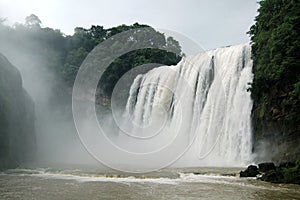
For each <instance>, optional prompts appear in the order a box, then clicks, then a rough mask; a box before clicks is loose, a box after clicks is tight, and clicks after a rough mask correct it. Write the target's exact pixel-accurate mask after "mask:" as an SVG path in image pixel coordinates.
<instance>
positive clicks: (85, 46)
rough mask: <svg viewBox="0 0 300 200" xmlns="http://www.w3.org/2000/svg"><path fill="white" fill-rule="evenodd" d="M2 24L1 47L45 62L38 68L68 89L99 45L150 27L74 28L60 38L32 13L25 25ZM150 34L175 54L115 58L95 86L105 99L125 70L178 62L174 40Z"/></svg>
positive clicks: (178, 49) (155, 52)
mask: <svg viewBox="0 0 300 200" xmlns="http://www.w3.org/2000/svg"><path fill="white" fill-rule="evenodd" d="M4 22H5V19H3V20H2V19H1V23H0V43H1V44H2V45H3V48H5V46H10V47H11V46H13V48H12V49H19V50H22V51H25V52H26V51H28V52H31V55H34V58H33V59H40V60H42V61H43V63H45V64H44V66H41V67H44V68H46V69H48V70H49V69H50V70H51V71H54V72H55V73H56V75H57V77H58V78H60V79H62V80H64V81H65V82H66V83H67V84H68V85H69V87H72V85H73V83H74V80H75V77H76V74H77V71H78V69H79V67H80V65H81V64H82V62H83V60H84V59H85V58H86V56H87V55H88V53H89V52H90V51H91V50H93V49H94V47H95V46H97V45H98V44H99V43H101V42H103V41H104V40H106V39H108V38H110V37H111V36H113V35H116V34H118V33H121V32H123V31H127V30H132V29H137V28H146V27H147V28H151V27H149V26H148V25H143V24H138V23H135V24H133V25H129V26H128V25H124V24H123V25H120V26H117V27H112V28H109V29H105V28H104V27H103V26H99V25H92V26H91V28H89V29H85V28H82V27H77V28H75V29H74V34H73V35H64V34H63V33H62V32H60V30H54V29H52V28H48V27H46V28H43V27H42V22H41V20H40V19H39V18H38V17H37V16H36V15H33V14H32V15H30V16H28V17H26V19H25V24H15V25H14V26H13V27H10V26H6V25H4ZM151 29H152V28H151ZM153 30H154V29H153ZM154 32H155V34H154V36H155V42H157V43H159V45H160V46H162V47H166V48H167V49H169V50H171V51H172V52H175V53H176V54H177V55H176V54H174V53H170V52H167V51H163V50H158V49H142V50H137V51H134V52H129V53H127V54H126V55H123V56H121V57H120V58H118V59H116V60H115V61H114V62H113V63H112V64H111V65H110V66H109V68H108V70H107V71H106V72H105V74H104V76H103V77H104V78H103V79H102V80H101V84H99V85H100V87H101V89H102V90H103V91H104V93H105V94H106V95H107V96H108V97H109V96H110V95H111V93H112V89H113V88H114V86H115V84H116V82H117V81H118V80H119V78H120V77H121V76H122V75H123V74H124V73H125V72H127V71H128V70H130V69H132V68H134V67H136V66H138V65H142V64H145V63H148V62H154V63H162V64H166V65H172V64H176V63H177V62H178V61H179V60H180V59H181V56H182V55H183V54H182V52H181V47H180V45H179V43H178V41H176V40H174V39H173V38H172V37H168V38H166V37H165V36H164V34H162V33H159V32H157V31H154ZM134 37H135V36H134V35H133V36H132V38H133V39H137V38H134ZM132 38H128V39H132ZM16 47H17V48H16ZM0 49H1V48H0Z"/></svg>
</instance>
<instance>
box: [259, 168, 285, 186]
mask: <svg viewBox="0 0 300 200" xmlns="http://www.w3.org/2000/svg"><path fill="white" fill-rule="evenodd" d="M260 179H261V180H262V181H267V182H271V183H281V182H283V179H284V175H283V173H282V172H281V171H278V170H270V171H268V172H267V173H265V174H263V175H262V177H261V178H260Z"/></svg>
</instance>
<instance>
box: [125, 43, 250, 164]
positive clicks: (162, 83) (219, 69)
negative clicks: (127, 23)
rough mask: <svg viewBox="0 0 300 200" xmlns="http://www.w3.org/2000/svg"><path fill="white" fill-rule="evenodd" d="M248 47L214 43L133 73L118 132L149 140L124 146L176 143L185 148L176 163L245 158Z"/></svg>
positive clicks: (247, 142) (153, 146) (156, 146)
mask: <svg viewBox="0 0 300 200" xmlns="http://www.w3.org/2000/svg"><path fill="white" fill-rule="evenodd" d="M250 51H251V48H250V45H249V44H242V45H237V46H230V47H224V48H218V49H215V50H210V51H207V52H201V53H199V54H198V55H196V56H190V57H185V58H183V59H182V61H181V62H180V63H178V64H177V65H176V66H162V67H158V68H154V69H152V70H150V71H149V72H148V73H146V74H143V75H138V76H137V77H136V78H135V80H134V82H133V84H132V85H131V88H130V95H129V98H128V101H127V105H126V115H127V119H128V120H127V121H126V122H125V123H124V124H125V125H124V124H123V132H124V133H126V134H127V135H130V137H135V138H138V139H140V140H148V141H149V140H152V141H151V142H150V143H142V144H140V146H139V144H134V145H133V144H128V143H127V145H126V149H128V151H130V150H132V151H139V152H140V153H145V152H152V151H157V150H161V149H163V148H165V147H166V146H168V145H170V144H171V143H176V145H175V146H174V149H176V148H179V149H180V148H182V150H187V151H185V154H184V155H183V157H182V158H181V159H179V161H178V162H177V163H178V165H200V166H238V165H244V164H247V163H248V162H250V161H251V149H252V141H251V120H250V114H251V109H252V101H251V98H250V93H249V92H247V88H248V87H249V84H248V83H249V82H251V81H252V77H253V75H252V60H251V52H250ZM124 127H125V128H124ZM175 138H177V139H175ZM120 145H121V144H120ZM178 145H179V146H180V147H179V146H178ZM183 147H184V148H183ZM185 147H187V148H185ZM124 148H125V147H124ZM137 149H138V150H137Z"/></svg>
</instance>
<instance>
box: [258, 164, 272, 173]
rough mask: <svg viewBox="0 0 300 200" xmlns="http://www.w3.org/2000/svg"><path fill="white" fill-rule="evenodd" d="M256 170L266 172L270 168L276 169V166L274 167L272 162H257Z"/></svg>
mask: <svg viewBox="0 0 300 200" xmlns="http://www.w3.org/2000/svg"><path fill="white" fill-rule="evenodd" d="M258 170H259V172H268V171H270V170H276V167H275V165H274V163H272V162H266V163H260V164H258Z"/></svg>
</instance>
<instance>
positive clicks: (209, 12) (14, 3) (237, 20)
mask: <svg viewBox="0 0 300 200" xmlns="http://www.w3.org/2000/svg"><path fill="white" fill-rule="evenodd" d="M257 8H258V4H257V0H184V1H183V0H180V1H179V0H105V1H104V0H26V1H25V0H0V18H6V19H7V22H6V23H7V24H10V25H12V24H14V23H15V22H19V23H24V21H25V17H26V16H29V15H30V14H35V15H37V16H38V17H39V18H40V20H41V21H42V26H43V27H51V28H54V29H60V30H61V31H62V32H63V33H65V34H67V35H70V34H73V30H74V28H75V27H84V28H90V26H91V25H102V26H104V27H105V28H110V27H113V26H117V25H121V24H128V25H129V24H133V23H135V22H138V23H142V24H148V25H150V26H152V27H154V28H157V29H165V30H170V31H172V32H178V33H180V34H182V35H184V36H185V37H187V38H189V39H191V40H193V41H194V42H196V43H197V44H198V45H199V46H201V48H202V49H205V50H208V49H214V48H217V47H222V46H228V45H235V44H240V43H246V42H248V41H249V36H248V35H247V34H246V32H247V31H248V30H249V28H250V26H251V25H252V24H254V18H255V16H256V15H257ZM175 38H176V37H175ZM176 39H178V38H176ZM178 40H179V41H180V39H178Z"/></svg>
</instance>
